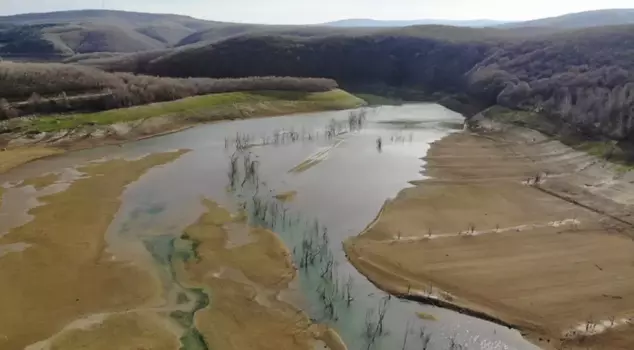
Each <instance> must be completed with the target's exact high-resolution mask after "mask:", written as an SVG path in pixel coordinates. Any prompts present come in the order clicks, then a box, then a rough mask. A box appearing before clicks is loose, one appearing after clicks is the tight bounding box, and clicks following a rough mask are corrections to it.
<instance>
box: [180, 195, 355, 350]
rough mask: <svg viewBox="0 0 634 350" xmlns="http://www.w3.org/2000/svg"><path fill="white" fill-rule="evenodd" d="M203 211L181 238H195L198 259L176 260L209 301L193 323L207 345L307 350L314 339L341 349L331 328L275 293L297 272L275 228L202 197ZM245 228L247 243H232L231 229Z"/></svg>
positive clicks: (184, 279) (229, 349)
mask: <svg viewBox="0 0 634 350" xmlns="http://www.w3.org/2000/svg"><path fill="white" fill-rule="evenodd" d="M205 205H206V206H207V212H206V213H204V214H203V215H202V216H201V217H200V218H199V220H198V222H196V223H195V224H193V225H191V226H190V227H189V228H187V229H186V231H185V235H184V236H183V237H184V239H186V240H189V241H192V242H196V243H197V244H196V253H197V259H191V260H189V261H182V260H176V261H174V264H175V265H176V266H175V268H176V271H177V279H178V280H179V281H181V283H182V284H183V285H186V286H188V287H195V288H203V289H204V290H205V291H206V292H207V293H208V294H209V295H210V298H211V299H212V302H211V303H210V305H208V306H207V307H206V308H204V309H202V310H200V311H198V312H196V314H195V318H194V323H195V325H196V328H197V329H198V331H199V332H200V333H201V334H202V335H203V337H204V339H205V342H206V343H207V345H208V346H209V348H210V349H224V350H249V349H263V350H266V349H270V350H285V349H289V350H291V349H305V350H311V349H314V348H315V344H316V341H318V340H321V341H323V342H325V343H326V344H328V346H329V348H330V349H333V350H345V349H346V347H345V345H344V344H343V343H342V342H341V341H340V340H339V338H338V336H336V335H334V334H333V333H332V330H330V329H328V328H327V327H325V326H322V325H315V324H312V323H311V321H310V320H309V319H308V317H307V316H306V315H305V314H304V313H303V312H302V311H301V310H298V309H296V308H295V307H293V306H292V305H290V304H287V303H286V302H284V301H281V300H280V298H279V295H280V293H281V292H282V291H284V290H286V289H287V288H288V287H289V284H290V283H291V282H292V281H293V279H294V278H295V276H296V269H295V267H294V265H293V263H292V261H291V253H290V252H289V251H288V249H287V248H286V246H285V245H284V244H283V242H282V241H281V240H280V238H279V237H278V236H277V234H275V233H274V232H271V231H268V230H265V229H261V228H251V227H249V226H248V225H247V224H246V223H245V222H244V221H243V216H236V217H233V216H232V215H230V213H229V212H228V211H226V210H225V209H223V208H221V207H219V206H218V205H217V204H215V203H213V202H210V201H206V202H205ZM242 229H246V230H248V232H249V236H250V238H251V241H250V242H247V243H243V244H241V245H232V246H231V247H230V248H229V243H230V242H231V238H232V233H233V232H234V231H240V230H242Z"/></svg>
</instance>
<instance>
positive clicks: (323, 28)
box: [0, 9, 634, 67]
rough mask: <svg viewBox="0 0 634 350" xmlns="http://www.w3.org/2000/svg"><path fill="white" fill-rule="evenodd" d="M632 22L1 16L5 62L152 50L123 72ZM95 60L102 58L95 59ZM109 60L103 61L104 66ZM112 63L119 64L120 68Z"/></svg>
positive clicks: (598, 15)
mask: <svg viewBox="0 0 634 350" xmlns="http://www.w3.org/2000/svg"><path fill="white" fill-rule="evenodd" d="M630 23H634V9H631V10H601V11H591V12H583V13H576V14H569V15H565V16H560V17H554V18H546V19H540V20H535V21H528V22H517V23H502V22H499V21H493V20H487V19H482V20H469V21H453V20H432V19H422V20H413V21H379V20H372V19H347V20H342V21H336V22H330V23H326V24H323V25H305V26H301V25H260V24H244V23H227V22H217V21H206V20H200V19H196V18H192V17H188V16H180V15H170V14H150V13H138V12H125V11H111V10H81V11H62V12H51V13H31V14H23V15H15V16H3V17H0V57H5V58H9V59H43V60H45V59H60V58H68V57H71V56H74V55H82V54H90V53H113V52H115V53H128V54H134V53H137V52H148V53H149V54H143V55H141V56H138V55H132V56H121V59H123V60H125V64H123V66H124V67H127V66H129V63H130V62H132V63H134V62H136V60H137V59H138V58H139V57H141V58H142V59H143V60H142V62H136V63H135V64H143V62H145V60H148V59H150V58H152V59H154V58H156V56H157V55H158V54H159V53H164V52H167V51H165V50H171V49H174V48H183V47H190V46H192V45H194V46H196V45H205V44H209V43H217V42H220V41H223V40H227V39H233V38H237V37H241V36H252V35H272V36H283V37H294V38H304V39H307V38H319V37H325V36H333V35H338V36H344V37H347V36H356V35H373V34H385V35H412V36H423V37H435V38H444V39H446V40H461V41H464V40H478V39H479V38H482V37H486V38H488V39H500V38H528V37H532V36H535V35H543V34H552V33H556V32H564V31H567V30H573V29H578V28H580V27H597V26H607V25H623V24H630ZM95 59H99V60H97V61H95ZM104 59H105V61H104ZM91 60H92V61H93V63H95V64H97V63H98V65H99V66H102V65H103V64H107V65H109V64H110V63H111V62H112V61H113V60H115V61H116V60H118V59H112V57H109V56H108V55H107V54H106V55H103V54H100V55H98V56H96V57H91ZM115 66H118V67H121V66H122V65H120V64H119V63H117V64H116V65H115Z"/></svg>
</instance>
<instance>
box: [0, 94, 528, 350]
mask: <svg viewBox="0 0 634 350" xmlns="http://www.w3.org/2000/svg"><path fill="white" fill-rule="evenodd" d="M357 117H358V115H357ZM461 125H462V117H461V116H459V115H457V114H455V113H453V112H450V111H448V110H447V109H445V108H443V107H441V106H438V105H434V104H421V105H405V106H398V107H381V108H377V109H372V110H369V111H367V113H365V114H364V115H363V120H362V121H361V120H359V119H354V120H353V119H351V117H350V114H349V112H346V111H342V112H328V113H318V114H309V115H300V116H286V117H277V118H267V119H254V120H244V121H235V122H226V123H216V124H210V125H203V126H200V127H197V128H193V129H190V130H188V131H185V132H181V133H177V134H171V135H166V136H163V137H158V138H154V139H148V140H144V141H140V142H136V143H132V144H128V145H125V146H124V147H103V148H99V149H93V150H87V151H81V152H75V153H71V154H69V155H67V156H65V157H57V158H55V159H44V160H40V161H36V162H34V163H30V164H27V165H25V166H23V167H21V168H19V169H16V170H15V171H12V172H10V173H8V174H5V175H2V176H1V177H0V183H6V182H11V181H18V180H19V179H23V178H28V177H35V176H37V175H39V174H42V173H44V172H51V171H60V170H61V169H64V168H68V167H75V166H77V165H78V164H81V163H85V162H88V161H92V160H95V159H102V158H104V157H106V158H108V157H121V156H122V157H126V158H133V157H139V156H141V155H144V154H148V153H154V152H159V151H166V150H173V149H191V150H192V151H191V152H189V153H187V154H185V155H183V156H182V157H181V158H180V159H178V160H177V161H175V162H174V163H172V164H170V165H168V166H164V167H161V168H159V169H154V170H153V171H151V172H149V173H148V174H146V175H145V176H144V177H143V178H142V179H141V180H140V181H138V182H136V183H134V184H133V185H131V186H129V187H128V188H127V190H126V191H125V193H124V195H123V197H122V205H121V208H120V210H119V213H118V214H117V215H116V217H115V219H114V220H113V222H112V224H111V226H110V229H109V231H108V235H107V240H108V243H109V246H108V250H109V251H110V252H112V253H114V254H115V255H116V256H117V257H118V258H120V259H131V260H135V261H137V262H139V261H140V262H141V263H143V264H147V266H150V265H151V264H152V262H153V261H157V260H158V261H161V260H163V261H164V262H165V263H164V265H167V262H166V261H167V260H168V259H169V255H170V252H171V251H172V252H173V249H174V247H173V246H170V244H173V238H175V237H179V236H180V235H181V234H182V232H183V230H184V229H185V228H186V227H187V226H189V225H190V224H192V223H193V222H195V221H196V219H197V218H198V217H199V216H200V214H201V213H202V212H203V210H204V206H203V205H202V204H201V199H202V198H211V199H213V200H214V201H216V202H218V203H220V204H221V205H223V206H225V207H227V208H232V209H233V210H238V209H240V208H244V209H246V211H247V213H248V215H249V220H250V221H251V223H255V224H258V225H261V226H264V227H266V228H270V229H272V230H274V231H275V232H277V233H278V234H279V235H280V236H281V237H282V239H283V240H284V241H285V243H286V244H287V246H288V247H289V249H291V250H293V253H294V257H293V258H294V261H295V263H296V265H297V266H298V268H299V272H300V274H299V279H298V281H296V283H297V286H296V287H297V289H298V290H299V291H301V298H297V296H291V295H287V296H285V297H284V298H285V299H288V300H293V304H294V305H298V306H299V305H301V306H302V307H303V309H305V311H306V312H307V313H308V314H309V315H310V317H311V318H312V319H313V320H314V321H316V322H321V323H327V324H330V325H332V326H333V327H334V328H335V329H336V330H337V331H338V332H339V333H340V335H341V336H342V338H343V339H344V341H345V342H346V343H347V345H348V348H349V349H351V350H362V349H388V350H392V349H425V348H426V349H434V350H436V349H437V350H440V349H535V347H534V346H532V345H530V344H529V343H528V342H526V341H524V340H523V339H521V337H520V336H519V334H518V333H517V332H515V331H511V330H508V329H504V328H503V327H499V326H497V325H494V324H491V323H488V322H485V321H481V320H478V319H475V318H472V317H468V316H464V315H461V314H458V313H455V312H452V311H449V310H445V309H441V308H436V307H432V306H426V305H421V304H418V303H415V302H411V301H404V300H399V299H396V298H393V297H390V296H389V295H386V294H385V293H383V292H382V291H380V290H378V289H377V288H376V287H374V286H373V285H372V284H371V283H369V282H368V281H367V279H365V278H364V277H363V276H362V275H360V274H359V273H358V272H357V271H356V269H354V267H352V266H351V265H350V264H349V263H348V262H347V259H346V257H345V255H344V253H343V251H342V246H341V243H342V241H343V240H345V239H346V238H347V237H350V236H354V235H357V234H359V232H361V231H362V230H363V229H364V228H365V227H366V226H367V225H368V223H370V222H371V221H372V220H373V219H374V217H375V216H376V215H377V213H378V212H379V210H380V208H381V207H382V205H383V203H384V202H385V201H386V200H387V199H389V198H392V197H394V196H395V195H396V194H397V193H398V192H399V191H400V190H402V189H403V188H405V187H407V186H409V184H408V182H409V181H412V180H419V179H421V178H422V175H421V166H423V165H424V162H423V161H422V160H420V158H421V157H423V156H424V155H425V153H426V152H427V150H428V149H429V147H430V143H431V142H433V141H436V140H439V139H440V138H442V137H443V136H445V135H447V134H448V133H450V132H453V131H454V130H456V129H460V128H461ZM379 139H380V140H381V143H382V145H381V152H378V150H377V147H376V145H377V140H379ZM289 170H294V171H289ZM283 193H292V200H287V201H285V200H281V199H280V197H279V195H280V194H283ZM276 196H277V197H276ZM5 205H6V203H5ZM32 205H33V204H31V206H32ZM19 209H20V211H24V210H25V209H26V208H25V206H24V205H22V206H21V207H20V208H19ZM3 210H4V207H3ZM0 215H2V211H0ZM9 221H10V220H9ZM23 221H24V220H23V219H22V222H23ZM9 225H10V224H9ZM1 228H2V227H0V229H1ZM170 242H172V243H170ZM248 243H249V237H248V235H247V234H244V235H240V234H237V235H236V236H235V237H231V240H230V244H231V245H232V246H240V245H244V244H248ZM0 249H2V247H0ZM148 249H149V251H151V252H152V253H151V254H150V253H148ZM143 251H144V252H145V253H143ZM0 254H1V251H0ZM165 273H166V274H167V273H169V271H167V272H165ZM224 273H226V274H232V275H235V271H225V272H224ZM238 277H239V276H238ZM238 277H236V278H238ZM170 288H171V287H170V286H166V289H170ZM170 293H171V295H172V296H173V298H174V300H176V299H179V298H180V299H183V297H182V295H181V294H182V293H183V290H182V288H181V289H178V288H176V289H173V290H171V292H170ZM211 302H212V303H213V298H212V300H211ZM420 315H426V316H425V317H421V316H420ZM426 344H427V345H426ZM425 346H426V347H425Z"/></svg>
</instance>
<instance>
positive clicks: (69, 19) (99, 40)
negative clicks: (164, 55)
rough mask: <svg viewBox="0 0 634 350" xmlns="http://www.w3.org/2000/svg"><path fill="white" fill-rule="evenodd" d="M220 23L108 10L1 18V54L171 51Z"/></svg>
mask: <svg viewBox="0 0 634 350" xmlns="http://www.w3.org/2000/svg"><path fill="white" fill-rule="evenodd" d="M218 24H220V22H211V21H204V20H199V19H195V18H191V17H187V16H178V15H163V14H149V13H137V12H124V11H110V10H82V11H63V12H51V13H30V14H23V15H15V16H3V17H0V55H3V56H12V55H31V54H39V55H72V54H78V53H88V52H136V51H145V50H157V49H163V48H167V47H171V46H174V45H176V44H177V43H178V42H180V41H181V40H182V39H183V38H185V37H187V36H189V35H191V34H194V33H196V32H198V31H201V30H205V29H207V28H210V27H212V26H214V25H218Z"/></svg>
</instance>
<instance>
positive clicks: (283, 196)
mask: <svg viewBox="0 0 634 350" xmlns="http://www.w3.org/2000/svg"><path fill="white" fill-rule="evenodd" d="M295 197H297V191H286V192H282V193H279V194H276V195H275V198H276V199H277V200H280V201H282V202H292V201H293V200H294V199H295Z"/></svg>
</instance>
